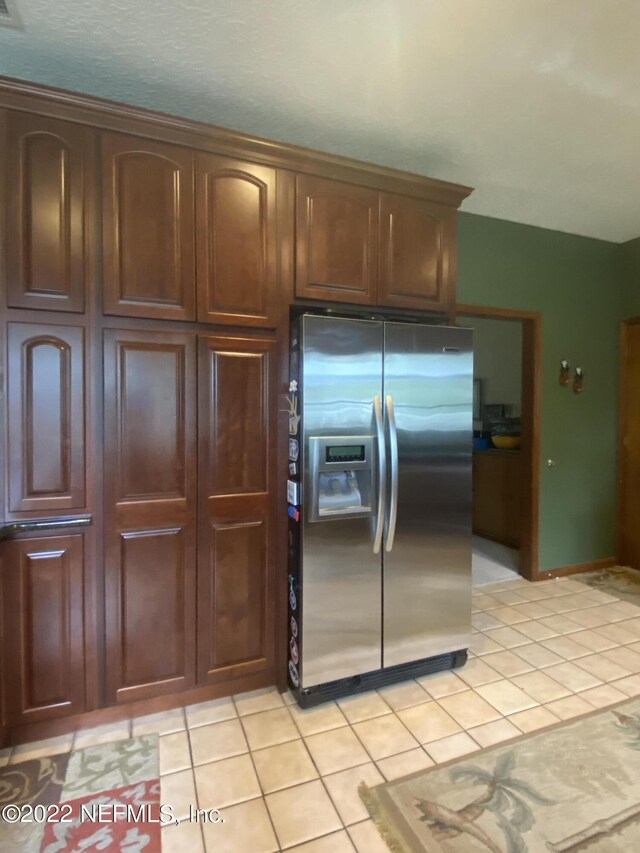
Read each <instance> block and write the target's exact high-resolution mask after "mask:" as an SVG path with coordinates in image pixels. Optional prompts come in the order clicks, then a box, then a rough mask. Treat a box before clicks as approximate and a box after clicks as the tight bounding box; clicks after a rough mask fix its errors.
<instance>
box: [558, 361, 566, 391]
mask: <svg viewBox="0 0 640 853" xmlns="http://www.w3.org/2000/svg"><path fill="white" fill-rule="evenodd" d="M558 381H559V382H560V384H561V385H568V384H569V362H568V361H567V360H566V359H564V358H563V359H562V361H561V362H560V377H559V380H558Z"/></svg>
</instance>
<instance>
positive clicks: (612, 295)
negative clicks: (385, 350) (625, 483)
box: [458, 214, 640, 569]
mask: <svg viewBox="0 0 640 853" xmlns="http://www.w3.org/2000/svg"><path fill="white" fill-rule="evenodd" d="M633 242H638V250H637V259H638V273H639V275H638V312H637V313H640V241H633ZM627 245H628V244H627ZM628 254H631V253H629V252H628ZM634 257H635V256H634ZM628 262H629V261H628V258H626V256H625V253H624V252H623V251H622V247H621V246H620V245H618V244H615V243H607V242H604V241H601V240H593V239H589V238H587V237H578V236H575V235H571V234H563V233H560V232H557V231H548V230H545V229H543V228H535V227H532V226H528V225H518V224H516V223H512V222H506V221H503V220H499V219H491V218H488V217H484V216H476V215H474V214H461V222H460V232H459V277H458V300H459V302H463V303H470V304H477V305H489V306H494V307H500V308H520V309H525V310H530V311H540V312H541V313H542V422H541V437H540V443H541V469H540V478H541V479H540V486H541V488H540V492H541V494H540V568H541V569H553V568H558V567H561V566H567V565H573V564H574V563H583V562H588V561H590V560H597V559H600V558H605V557H611V556H613V555H614V554H615V513H616V504H615V485H616V430H617V381H618V327H619V323H620V320H621V319H622V318H623V317H625V316H628V313H629V311H628V308H629V302H628V293H627V290H628V288H627V275H628ZM563 358H566V359H568V361H569V362H570V364H571V367H572V368H573V367H575V366H576V365H581V366H582V367H583V368H584V371H585V390H584V392H583V394H581V395H576V394H574V393H573V391H572V390H571V387H568V388H563V387H561V386H560V385H559V384H558V372H559V367H560V361H561V359H563ZM548 458H552V459H555V461H556V463H557V464H556V466H555V467H553V468H549V467H547V464H546V463H547V459H548Z"/></svg>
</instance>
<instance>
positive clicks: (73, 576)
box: [2, 535, 85, 725]
mask: <svg viewBox="0 0 640 853" xmlns="http://www.w3.org/2000/svg"><path fill="white" fill-rule="evenodd" d="M3 549H4V555H3V558H4V563H5V566H4V569H5V571H4V573H3V578H2V598H3V603H4V613H3V622H4V631H5V643H4V646H3V657H4V670H5V676H6V679H7V683H8V684H10V685H11V689H10V690H7V693H6V704H7V717H8V723H9V725H19V724H24V723H35V722H39V721H41V720H49V719H53V718H56V717H62V716H66V715H68V714H77V713H80V712H81V711H83V710H84V707H85V659H84V654H85V648H84V581H85V577H84V555H83V537H82V536H81V535H75V536H50V537H46V538H41V539H36V538H33V539H19V540H15V541H11V542H6V543H4V544H3Z"/></svg>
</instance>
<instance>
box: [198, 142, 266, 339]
mask: <svg viewBox="0 0 640 853" xmlns="http://www.w3.org/2000/svg"><path fill="white" fill-rule="evenodd" d="M196 222H197V235H196V236H197V240H196V244H197V278H198V319H199V320H200V321H201V322H204V323H222V324H231V325H235V326H275V325H277V320H278V317H279V308H280V306H279V305H278V301H277V259H276V252H277V245H276V171H275V169H269V168H267V167H264V166H256V165H254V164H252V163H245V162H241V161H238V160H231V159H229V158H226V157H218V156H215V155H213V154H198V155H197V157H196Z"/></svg>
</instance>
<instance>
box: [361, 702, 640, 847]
mask: <svg viewBox="0 0 640 853" xmlns="http://www.w3.org/2000/svg"><path fill="white" fill-rule="evenodd" d="M361 795H362V798H363V800H364V802H365V803H366V805H367V807H368V809H369V811H370V813H371V815H372V817H373V819H374V820H375V821H376V823H377V825H378V828H379V829H380V831H381V833H382V835H383V837H384V838H385V840H386V842H387V844H388V845H389V847H390V848H391V850H392V851H394V853H407V851H433V853H435V851H438V853H476V851H477V853H486V851H488V850H490V851H491V853H528V851H529V852H530V853H538V851H545V853H548V851H552V853H578V851H589V853H593V851H598V853H630V851H635V850H640V699H633V700H630V701H628V702H624V703H622V704H620V705H617V706H615V707H613V708H608V709H606V710H604V711H598V712H595V713H594V714H591V715H588V716H586V717H581V718H580V719H578V720H574V721H572V722H570V723H562V724H559V725H557V726H553V727H551V728H549V729H546V730H544V731H541V732H538V733H536V734H532V735H526V736H524V737H521V738H518V739H517V740H513V741H511V742H510V743H506V744H502V745H500V746H496V747H493V748H492V749H487V750H483V751H482V752H480V753H475V754H472V755H468V756H465V757H464V758H460V759H457V760H455V761H452V762H449V763H448V764H446V765H441V766H440V767H436V768H434V769H432V770H426V771H422V772H420V773H416V774H414V775H412V776H407V777H405V778H404V779H397V780H396V781H394V782H389V783H386V784H384V785H379V786H377V787H375V788H370V789H368V788H366V786H361Z"/></svg>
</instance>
